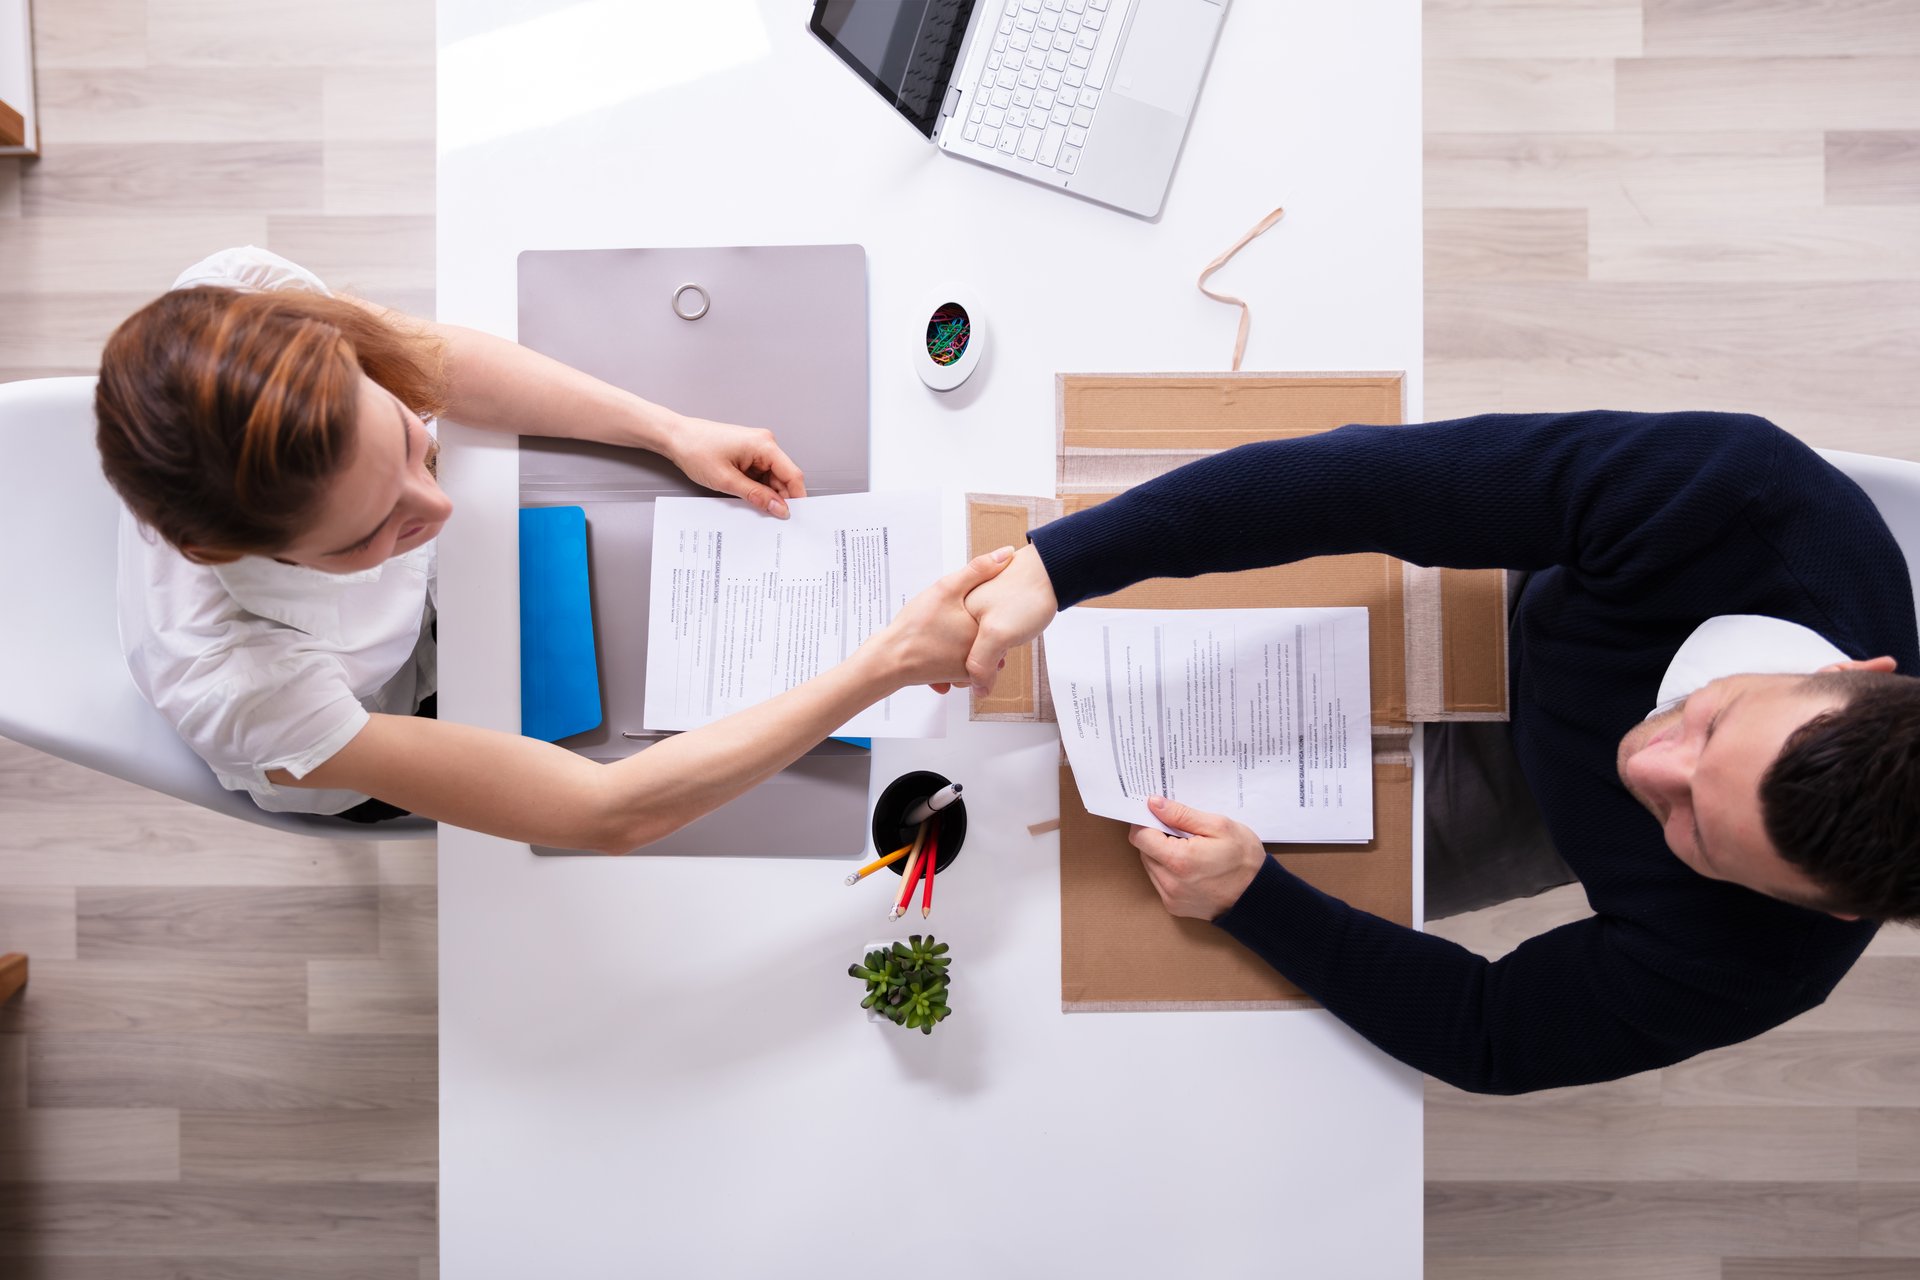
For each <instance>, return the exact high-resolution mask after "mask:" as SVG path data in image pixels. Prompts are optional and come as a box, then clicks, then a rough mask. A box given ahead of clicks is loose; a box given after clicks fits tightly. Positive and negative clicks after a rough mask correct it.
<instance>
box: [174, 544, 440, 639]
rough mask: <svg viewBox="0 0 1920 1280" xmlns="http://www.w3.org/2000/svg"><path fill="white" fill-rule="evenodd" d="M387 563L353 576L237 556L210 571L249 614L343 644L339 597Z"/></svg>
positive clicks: (378, 575)
mask: <svg viewBox="0 0 1920 1280" xmlns="http://www.w3.org/2000/svg"><path fill="white" fill-rule="evenodd" d="M409 554H411V553H409ZM392 563H393V561H391V560H388V561H385V562H383V563H381V564H377V565H375V566H374V567H373V568H371V569H362V570H360V571H359V572H357V573H326V572H323V571H322V570H319V569H310V568H308V567H307V566H305V565H299V564H284V563H282V562H281V561H278V560H274V559H271V558H269V557H267V556H242V557H241V558H240V559H238V560H235V561H232V562H230V563H228V564H217V565H214V566H212V567H213V572H214V576H215V577H217V578H219V579H220V585H221V586H223V587H225V588H226V589H227V594H228V595H230V596H232V597H233V599H234V602H235V603H236V604H238V605H239V606H240V607H241V608H243V609H245V610H246V611H247V612H248V613H254V614H258V615H259V616H260V617H263V618H267V619H270V620H272V621H274V622H278V623H281V624H283V625H285V626H289V627H292V628H294V629H295V630H297V631H304V632H306V633H307V634H308V635H310V636H313V637H314V638H315V639H319V640H325V641H329V642H331V643H335V644H338V643H340V642H341V640H342V639H343V637H342V634H341V629H340V597H341V596H342V595H343V594H345V593H346V592H347V591H348V590H349V589H351V588H353V587H355V586H358V585H360V584H362V583H368V582H378V581H380V578H381V575H383V574H384V573H385V572H386V570H387V566H388V565H390V564H392Z"/></svg>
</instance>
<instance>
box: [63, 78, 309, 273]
mask: <svg viewBox="0 0 1920 1280" xmlns="http://www.w3.org/2000/svg"><path fill="white" fill-rule="evenodd" d="M36 83H37V86H38V89H37V92H38V94H39V97H38V100H37V103H36V105H37V107H38V109H39V121H40V131H41V138H42V140H43V142H44V144H45V146H46V147H47V148H54V147H60V146H65V145H66V144H67V143H70V142H156V143H180V142H254V141H299V140H302V139H311V138H318V137H320V136H321V127H320V125H321V118H322V117H321V99H320V86H321V71H320V69H319V68H317V67H275V68H256V67H220V68H211V67H144V68H139V69H134V70H125V71H122V70H115V71H113V72H111V73H109V74H102V73H101V72H99V71H96V70H94V69H92V68H47V67H41V68H39V69H38V72H37V76H36ZM181 265H183V266H184V265H185V263H182V264H181ZM122 287H125V286H124V283H123V285H122Z"/></svg>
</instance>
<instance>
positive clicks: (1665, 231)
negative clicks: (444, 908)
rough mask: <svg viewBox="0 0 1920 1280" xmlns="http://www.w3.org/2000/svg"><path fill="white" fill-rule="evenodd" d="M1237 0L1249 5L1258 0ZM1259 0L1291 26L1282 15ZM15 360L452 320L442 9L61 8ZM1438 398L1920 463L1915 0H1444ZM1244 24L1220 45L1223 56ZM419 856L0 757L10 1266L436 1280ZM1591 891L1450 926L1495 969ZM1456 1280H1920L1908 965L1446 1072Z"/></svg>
mask: <svg viewBox="0 0 1920 1280" xmlns="http://www.w3.org/2000/svg"><path fill="white" fill-rule="evenodd" d="M1243 2H1247V3H1252V2H1254V0H1243ZM1260 2H1265V0H1260ZM36 19H37V21H38V24H39V26H38V32H37V35H38V40H37V44H38V69H39V95H40V106H41V110H42V119H43V126H44V130H45V143H46V158H45V159H43V160H40V161H38V162H33V163H29V164H24V165H23V164H18V163H11V162H6V161H0V379H6V378H15V377H24V376H35V375H39V374H46V373H61V372H86V371H90V370H91V369H92V368H93V367H94V364H95V360H96V357H97V353H98V350H99V346H100V343H101V341H102V340H103V339H104V337H105V335H106V333H107V332H108V331H109V330H110V329H111V327H112V326H113V324H114V323H116V322H117V321H118V320H119V319H120V318H121V317H122V316H124V315H125V314H126V313H127V312H128V311H129V310H131V309H132V308H133V307H134V306H136V305H138V304H139V303H140V302H142V301H144V300H145V299H147V298H148V297H150V296H152V294H154V293H155V292H157V291H158V290H160V289H162V288H164V287H165V286H166V284H167V283H168V282H169V281H170V280H171V278H172V277H173V275H174V273H175V272H177V271H178V270H179V269H180V268H181V267H182V266H183V265H185V264H186V263H188V262H190V261H192V260H193V259H194V258H195V257H198V256H199V255H201V254H203V253H205V252H208V251H210V250H212V249H216V248H219V247H222V246H225V245H229V244H235V243H246V242H251V243H256V244H263V245H266V246H267V247H269V248H273V249H277V250H279V251H281V252H284V253H286V254H288V255H289V256H292V257H294V258H296V259H297V260H299V261H302V262H305V263H307V264H308V265H310V266H312V267H314V268H315V269H317V270H318V271H320V272H321V274H322V275H323V276H324V277H326V278H327V279H329V280H331V281H335V282H338V283H341V284H348V285H352V286H354V287H356V288H357V289H358V290H359V291H360V292H362V293H365V294H367V295H369V296H372V297H375V298H379V299H381V300H383V301H387V302H389V303H392V304H394V305H398V306H402V307H408V308H413V309H419V310H426V309H429V308H430V306H431V299H432V289H433V243H432V228H433V213H434V209H433V180H432V178H433V158H432V142H431V139H432V132H433V100H432V98H433V95H432V52H433V50H432V45H433V6H432V4H431V3H430V2H429V0H336V2H335V3H332V4H327V5H320V4H311V3H299V2H296V0H42V2H41V3H40V4H39V5H37V7H36ZM1427 23H1428V36H1427V41H1428V50H1427V52H1428V65H1427V79H1428V88H1427V112H1428V131H1429V137H1428V145H1427V203H1428V206H1429V213H1428V266H1427V289H1428V292H1427V317H1428V324H1427V349H1428V366H1427V375H1428V382H1427V408H1428V411H1429V414H1430V416H1433V417H1442V416H1448V415H1453V414H1458V413H1468V412H1475V411H1480V410H1486V409H1529V408H1544V407H1569V406H1581V407H1588V406H1593V405H1604V406H1609V407H1619V408H1643V407H1644V408H1652V407H1681V406H1703V407H1715V408H1738V409H1745V410H1750V411H1755V412H1760V413H1764V414H1767V415H1769V416H1771V417H1773V418H1774V419H1775V420H1776V421H1779V422H1780V423H1782V424H1783V425H1784V426H1786V427H1788V428H1789V429H1790V430H1792V431H1794V432H1796V433H1797V434H1799V435H1801V436H1803V437H1805V438H1807V439H1809V440H1811V441H1813V442H1815V443H1817V444H1821V445H1827V446H1833V447H1842V448H1853V449H1860V450H1865V451H1871V452H1878V453H1886V454H1892V455H1896V456H1904V457H1913V458H1920V433H1917V432H1916V431H1915V429H1914V427H1915V421H1914V420H1915V416H1916V409H1915V406H1916V405H1917V404H1920V0H1826V2H1824V3H1816V0H1428V3H1427ZM1230 28H1231V24H1229V38H1230V36H1231V29H1230ZM433 902H434V890H433V860H432V852H431V845H430V844H394V845H390V846H382V847H375V846H366V845H347V844H339V845H329V844H325V843H319V842H313V841H305V840H293V839H287V838H279V837H275V836H272V835H269V834H266V833H261V832H256V831H254V830H253V829H251V828H246V827H240V826H238V825H237V824H234V823H231V822H228V821H226V820H223V819H218V818H214V817H212V816H210V815H205V814H202V813H199V812H198V811H195V810H191V809H189V808H186V807H184V806H181V805H177V804H174V803H172V802H169V801H165V800H161V799H157V798H155V797H152V796H149V795H146V794H143V793H141V792H138V791H136V790H134V789H132V788H129V787H126V786H123V785H120V784H118V783H114V782H112V781H109V780H105V779H101V778H99V777H97V776H95V775H92V774H89V773H87V772H86V771H84V770H81V769H77V768H74V767H71V766H68V765H65V764H61V763H58V762H55V761H51V760H48V759H46V758H44V757H41V756H38V755H36V754H34V753H32V752H29V751H25V750H23V749H20V748H17V747H12V746H9V745H6V744H0V951H7V950H24V951H27V952H29V953H31V955H32V956H33V975H34V976H33V981H32V984H31V986H30V987H29V989H28V991H27V992H26V994H25V996H24V998H23V999H22V1000H21V1001H19V1002H16V1003H15V1004H14V1005H13V1006H11V1007H10V1008H8V1009H7V1010H6V1011H5V1012H3V1013H0V1276H6V1277H8V1278H9V1280H12V1278H13V1277H22V1278H32V1280H51V1278H59V1280H65V1278H67V1277H83V1278H87V1280H109V1278H110V1280H136V1278H140V1280H144V1278H146V1277H169V1278H177V1277H196V1278H198V1277H205V1278H206V1280H307V1278H309V1277H313V1278H318V1277H329V1278H332V1277H355V1278H358V1280H389V1278H398V1277H407V1278H409V1280H411V1278H412V1277H414V1276H417V1275H432V1274H434V1271H435V1264H434V1262H433V1255H434V1252H435V1241H434V1233H433V1223H434V1146H435V1068H434V1032H435V1006H434V990H435V974H434V917H433ZM1583 910H1584V903H1583V900H1582V899H1581V898H1580V896H1579V893H1578V890H1577V888H1575V889H1570V890H1560V891H1557V892H1556V893H1554V894H1550V895H1546V896H1545V897H1543V898H1542V899H1536V900H1534V901H1531V902H1526V903H1513V904H1508V905H1507V906H1505V907H1502V908H1496V909H1494V910H1493V911H1490V912H1482V913H1478V914H1476V915H1475V916H1472V917H1461V918H1459V919H1456V920H1453V921H1447V922H1444V923H1443V924H1442V925H1441V926H1439V927H1437V928H1436V932H1442V933H1445V934H1447V935H1448V936H1452V937H1456V938H1458V939H1460V940H1462V941H1465V942H1468V943H1469V944H1470V945H1474V946H1476V947H1479V948H1481V949H1485V950H1487V951H1489V953H1495V952H1498V951H1499V950H1503V949H1504V948H1506V947H1508V946H1511V945H1513V944H1514V943H1515V942H1517V941H1518V940H1519V939H1521V938H1523V937H1525V936H1528V935H1530V934H1532V933H1534V932H1537V931H1538V930H1540V929H1541V928H1544V927H1547V926H1549V925H1551V924H1553V923H1557V922H1559V921H1560V920H1564V919H1568V918H1571V917H1572V916H1573V915H1576V914H1578V913H1580V912H1581V911H1583ZM1427 1139H1428V1156H1427V1168H1428V1178H1429V1184H1428V1226H1427V1237H1428V1257H1429V1262H1428V1274H1429V1276H1431V1277H1433V1278H1434V1280H1535V1278H1536V1277H1540V1278H1545V1277H1567V1278H1568V1280H1594V1278H1597V1277H1614V1276H1619V1277H1631V1278H1633V1280H1721V1278H1724V1280H1814V1278H1816V1277H1817V1278H1819V1280H1838V1278H1840V1277H1857V1278H1862V1280H1865V1278H1872V1280H1888V1278H1890V1277H1895V1276H1903V1277H1916V1276H1920V940H1916V937H1915V935H1913V934H1911V933H1902V934H1898V935H1893V934H1889V935H1887V936H1885V937H1883V939H1882V940H1881V941H1880V942H1878V943H1876V944H1875V946H1874V948H1873V950H1872V951H1870V952H1869V955H1868V957H1867V959H1866V960H1865V961H1863V962H1862V964H1861V965H1860V966H1859V968H1858V969H1857V970H1856V971H1855V973H1854V974H1853V975H1852V976H1851V977H1849V978H1848V980H1847V981H1846V982H1845V983H1844V984H1843V985H1842V987H1841V989H1840V991H1839V993H1838V994H1837V995H1836V997H1835V999H1833V1000H1832V1001H1830V1002H1829V1003H1828V1005H1827V1006H1825V1007H1824V1008H1822V1009H1820V1010H1817V1011H1815V1012H1814V1013H1811V1014H1809V1015H1807V1016H1806V1017H1805V1018H1803V1019H1801V1020H1800V1021H1799V1022H1797V1023H1796V1024H1794V1025H1793V1026H1791V1027H1788V1028H1783V1029H1781V1030H1779V1031H1777V1032H1775V1033H1773V1034H1771V1035H1769V1036H1766V1037H1763V1038H1762V1039H1761V1040H1759V1041H1758V1042H1756V1043H1754V1044H1752V1045H1750V1046H1743V1047H1737V1048H1734V1049H1731V1050H1727V1051H1724V1052H1721V1053H1715V1054H1709V1055H1705V1056H1703V1057H1701V1058H1699V1059H1696V1060H1694V1061H1692V1062H1689V1063H1686V1064H1683V1065H1681V1066H1679V1067H1675V1068H1672V1069H1670V1070H1667V1071H1664V1072H1658V1073H1653V1074H1650V1075H1647V1076H1642V1077H1636V1078H1634V1079H1632V1080H1627V1081H1621V1082H1618V1083H1616V1084H1611V1085H1604V1086H1599V1087H1596V1088H1592V1089H1587V1090H1583V1091H1579V1092H1577V1093H1567V1094H1554V1095H1540V1096H1536V1097H1533V1098H1528V1099H1522V1100H1518V1101H1495V1100H1488V1099H1477V1098H1469V1097H1465V1096H1462V1095H1459V1094H1456V1093H1454V1092H1452V1091H1450V1090H1447V1089H1444V1088H1441V1087H1438V1086H1435V1087H1432V1088H1430V1090H1429V1121H1428V1132H1427Z"/></svg>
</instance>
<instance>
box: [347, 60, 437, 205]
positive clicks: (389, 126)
mask: <svg viewBox="0 0 1920 1280" xmlns="http://www.w3.org/2000/svg"><path fill="white" fill-rule="evenodd" d="M321 104H322V116H321V119H322V122H323V127H322V129H321V133H320V136H321V137H322V138H324V139H325V140H326V141H328V142H423V143H426V144H427V145H428V146H432V145H433V141H434V128H433V122H434V67H433V62H432V60H431V59H430V58H429V59H428V60H426V61H425V62H421V63H416V64H413V65H409V66H400V67H382V68H380V69H379V70H377V71H376V70H368V69H365V68H359V67H329V68H327V71H326V75H325V76H324V78H323V81H322V85H321ZM429 185H431V183H430V182H429Z"/></svg>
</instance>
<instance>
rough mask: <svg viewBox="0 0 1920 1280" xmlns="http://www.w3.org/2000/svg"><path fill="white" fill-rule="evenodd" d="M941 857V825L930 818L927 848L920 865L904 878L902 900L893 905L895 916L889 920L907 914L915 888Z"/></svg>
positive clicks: (923, 852)
mask: <svg viewBox="0 0 1920 1280" xmlns="http://www.w3.org/2000/svg"><path fill="white" fill-rule="evenodd" d="M939 856H940V824H939V823H938V822H936V821H934V820H933V819H932V818H929V819H927V847H926V848H924V849H922V850H921V851H920V861H919V863H918V864H917V865H915V866H914V867H913V869H912V870H910V871H908V872H907V874H906V876H905V877H904V879H905V880H906V883H905V884H903V885H901V886H900V899H899V901H897V902H895V903H894V904H893V914H892V915H891V916H889V917H888V919H890V920H898V919H899V918H900V917H901V916H903V915H905V914H907V904H908V903H909V902H912V901H913V886H914V885H916V884H918V883H919V882H920V877H921V876H922V875H923V874H925V873H926V872H928V871H931V870H933V860H934V859H935V858H938V857H939Z"/></svg>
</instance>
